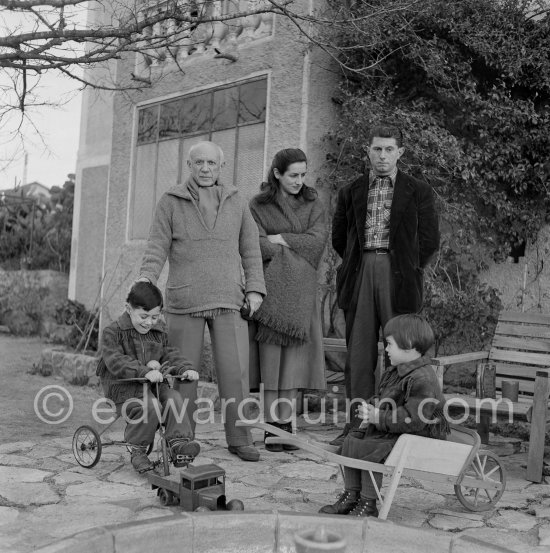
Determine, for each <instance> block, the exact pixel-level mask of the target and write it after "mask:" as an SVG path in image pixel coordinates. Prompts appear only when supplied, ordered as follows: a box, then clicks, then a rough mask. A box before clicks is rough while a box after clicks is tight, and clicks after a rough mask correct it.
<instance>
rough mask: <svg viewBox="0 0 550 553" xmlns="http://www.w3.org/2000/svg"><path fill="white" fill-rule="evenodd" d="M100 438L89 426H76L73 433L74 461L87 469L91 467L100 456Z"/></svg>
mask: <svg viewBox="0 0 550 553" xmlns="http://www.w3.org/2000/svg"><path fill="white" fill-rule="evenodd" d="M101 449H102V445H101V438H100V436H99V434H98V433H97V431H96V430H94V429H93V428H92V427H91V426H81V427H79V428H77V430H76V432H75V433H74V435H73V455H74V458H75V459H76V462H77V463H78V464H79V465H80V466H82V467H85V468H87V469H91V468H92V467H94V466H95V465H97V462H98V461H99V458H100V457H101Z"/></svg>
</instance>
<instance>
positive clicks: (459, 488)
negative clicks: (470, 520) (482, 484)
mask: <svg viewBox="0 0 550 553" xmlns="http://www.w3.org/2000/svg"><path fill="white" fill-rule="evenodd" d="M464 476H467V477H470V478H474V479H476V480H486V481H487V480H488V481H491V482H494V483H495V484H499V485H500V487H499V488H498V489H491V490H488V489H484V488H478V487H475V486H464V485H462V484H456V485H455V487H454V488H455V494H456V496H457V498H458V500H459V501H460V503H462V505H463V506H464V507H466V509H468V510H469V511H490V510H491V509H492V508H493V507H494V505H495V504H496V503H497V502H498V500H499V499H500V498H501V497H502V494H503V493H504V489H505V488H506V472H505V471H504V467H503V466H502V463H501V462H500V459H499V458H498V456H497V455H495V454H494V453H493V452H492V451H485V450H480V451H478V453H477V455H476V456H475V457H474V459H473V460H472V462H471V464H470V466H469V467H468V468H467V469H466V471H465V472H464Z"/></svg>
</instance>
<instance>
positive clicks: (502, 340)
mask: <svg viewBox="0 0 550 553" xmlns="http://www.w3.org/2000/svg"><path fill="white" fill-rule="evenodd" d="M491 346H492V347H494V348H506V349H514V350H521V351H531V352H542V353H550V340H542V339H540V340H536V339H532V338H531V339H527V338H512V337H510V336H495V337H494V338H493V342H492V344H491Z"/></svg>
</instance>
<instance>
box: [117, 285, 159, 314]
mask: <svg viewBox="0 0 550 553" xmlns="http://www.w3.org/2000/svg"><path fill="white" fill-rule="evenodd" d="M126 301H127V302H128V303H129V304H130V306H131V307H133V308H134V309H139V308H141V309H145V311H151V309H154V308H155V307H162V305H163V302H162V292H161V291H160V290H159V289H158V288H157V287H156V286H155V285H154V284H151V283H150V282H144V281H143V282H136V283H135V284H134V285H133V286H132V287H131V288H130V292H129V293H128V297H127V298H126Z"/></svg>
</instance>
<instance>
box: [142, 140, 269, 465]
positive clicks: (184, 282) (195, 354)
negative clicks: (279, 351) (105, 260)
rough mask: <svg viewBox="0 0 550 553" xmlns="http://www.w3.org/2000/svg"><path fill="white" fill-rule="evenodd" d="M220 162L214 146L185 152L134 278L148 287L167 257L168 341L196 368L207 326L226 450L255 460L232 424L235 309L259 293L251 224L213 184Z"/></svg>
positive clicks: (237, 386) (243, 356)
mask: <svg viewBox="0 0 550 553" xmlns="http://www.w3.org/2000/svg"><path fill="white" fill-rule="evenodd" d="M223 165H224V159H223V152H222V150H221V148H220V147H219V146H217V145H216V144H214V143H212V142H200V143H198V144H195V145H194V146H192V147H191V148H190V150H189V159H188V160H187V166H188V167H189V171H190V175H189V177H188V179H187V180H186V181H185V182H184V183H183V184H179V185H177V186H174V187H173V188H171V189H170V190H169V191H168V192H166V193H165V194H164V195H163V196H162V197H161V198H160V200H159V202H158V205H157V208H156V211H155V216H154V220H153V224H152V227H151V231H150V234H149V239H148V242H147V247H146V249H145V253H144V256H143V262H142V265H141V269H140V279H147V280H149V281H151V282H152V283H156V281H157V279H158V276H159V274H160V272H161V270H162V268H163V266H164V263H165V262H166V259H168V261H169V271H168V282H167V284H166V313H167V323H168V335H169V340H170V343H171V345H173V346H175V347H177V348H179V350H180V351H181V353H182V355H183V356H184V357H186V358H187V359H189V360H190V361H191V362H192V363H193V366H194V367H199V366H200V360H201V356H202V349H203V341H204V327H205V325H208V329H209V332H210V337H211V341H212V350H213V356H214V365H215V369H216V375H217V379H218V388H219V392H220V397H221V399H222V405H223V403H225V413H224V416H225V420H224V422H225V436H226V440H227V444H228V446H229V451H230V452H231V453H234V454H236V455H238V456H239V457H240V458H241V459H243V460H245V461H257V460H258V459H259V457H260V456H259V453H258V451H257V450H256V449H255V448H254V446H253V445H252V438H251V434H250V430H249V429H247V428H244V427H237V426H235V422H236V421H237V420H238V414H239V410H238V408H239V405H240V404H241V402H242V400H243V399H244V397H245V395H246V394H248V391H249V389H248V327H247V322H246V321H245V320H244V319H243V318H242V317H241V315H240V308H241V307H242V306H243V305H244V304H245V303H246V304H247V305H248V306H249V307H250V311H251V313H253V312H254V311H256V310H257V309H258V308H259V307H260V304H261V303H262V297H263V295H265V291H266V290H265V284H264V278H263V270H262V258H261V254H260V246H259V238H258V227H257V225H256V223H255V222H254V219H253V218H252V215H251V214H250V211H249V209H248V204H247V202H246V201H245V199H244V198H243V197H242V196H241V194H240V193H239V191H238V189H237V188H235V187H234V186H232V185H228V184H223V183H221V182H219V180H218V178H219V174H220V169H221V168H222V167H223ZM243 273H244V281H243V276H242V275H243ZM224 400H225V401H224Z"/></svg>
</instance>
